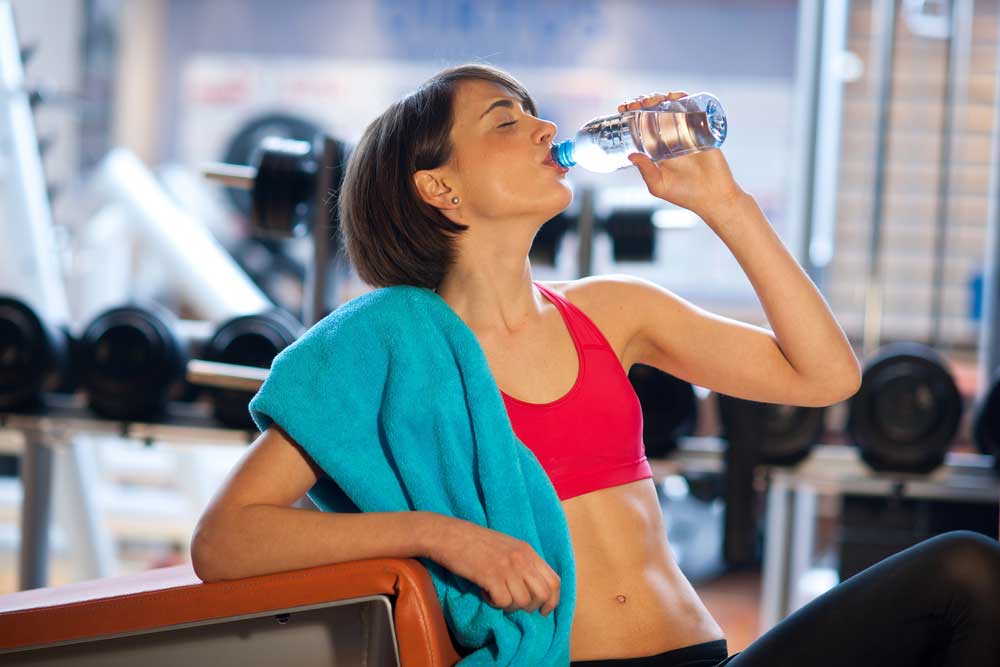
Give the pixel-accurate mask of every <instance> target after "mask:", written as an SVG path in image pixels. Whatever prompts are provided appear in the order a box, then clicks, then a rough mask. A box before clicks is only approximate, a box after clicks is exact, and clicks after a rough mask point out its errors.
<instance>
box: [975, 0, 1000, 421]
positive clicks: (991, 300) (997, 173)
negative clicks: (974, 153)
mask: <svg viewBox="0 0 1000 667" xmlns="http://www.w3.org/2000/svg"><path fill="white" fill-rule="evenodd" d="M997 28H998V30H1000V14H997ZM995 71H996V75H995V79H994V88H995V90H1000V49H998V50H997V68H996V70H995ZM992 142H993V143H992V146H991V150H990V167H991V169H992V174H991V176H992V178H991V180H990V199H989V213H988V214H987V217H986V239H985V243H986V257H985V265H984V267H983V318H982V320H981V321H980V330H979V384H978V389H977V390H976V395H977V397H976V398H977V400H978V401H982V400H983V399H984V398H985V395H986V392H987V391H988V390H989V384H990V379H991V378H992V377H993V374H994V372H995V370H996V367H997V358H998V357H1000V337H998V334H1000V326H998V322H997V320H998V318H1000V307H998V306H1000V304H998V299H1000V290H998V289H997V282H998V281H1000V274H998V272H997V259H998V254H1000V221H998V220H997V216H1000V100H994V104H993V136H992Z"/></svg>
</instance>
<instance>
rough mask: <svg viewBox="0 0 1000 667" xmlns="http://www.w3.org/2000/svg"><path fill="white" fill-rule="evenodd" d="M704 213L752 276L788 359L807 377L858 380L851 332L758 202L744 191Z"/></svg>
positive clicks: (826, 380)
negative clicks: (776, 230)
mask: <svg viewBox="0 0 1000 667" xmlns="http://www.w3.org/2000/svg"><path fill="white" fill-rule="evenodd" d="M702 217H703V219H705V222H706V223H707V224H708V226H709V227H711V228H712V229H713V230H714V231H715V232H716V234H718V235H719V238H721V239H722V241H723V242H724V243H725V244H726V246H727V247H728V248H729V250H730V251H731V252H732V253H733V256H734V257H735V258H736V260H737V261H738V262H739V264H740V266H741V267H742V268H743V271H744V272H745V273H746V275H747V277H748V278H749V279H750V283H751V285H753V288H754V290H755V291H756V293H757V296H758V298H759V299H760V302H761V305H762V306H763V308H764V312H765V314H766V315H767V319H768V322H769V323H770V325H771V329H772V331H773V332H774V336H775V338H776V340H777V343H778V346H779V347H780V348H781V351H782V353H783V354H784V355H785V358H786V359H788V362H789V364H791V366H792V367H793V368H794V369H795V370H796V371H798V373H799V374H800V375H802V376H803V377H806V378H813V379H816V380H817V381H819V382H823V383H825V384H828V385H829V384H830V383H831V382H835V381H839V382H842V383H844V385H845V386H853V385H854V384H856V383H857V382H858V381H859V378H860V374H861V368H860V365H859V364H858V359H857V357H856V356H855V355H854V351H853V350H852V349H851V344H850V342H849V341H848V339H847V336H846V335H845V334H844V331H843V329H841V327H840V324H838V322H837V320H836V319H835V318H834V316H833V313H832V312H830V308H829V307H828V306H827V303H826V301H825V300H824V299H823V296H822V295H821V294H820V292H819V290H818V289H816V286H815V285H814V284H813V282H812V280H810V279H809V276H808V275H806V273H805V271H803V270H802V267H801V266H799V263H798V262H797V261H796V260H795V258H794V257H793V256H792V255H791V254H790V253H789V252H788V249H787V248H786V247H785V245H784V243H782V241H781V238H780V237H779V236H778V234H777V232H775V231H774V228H773V227H772V226H771V223H770V221H768V219H767V216H765V215H764V212H763V211H761V209H760V206H758V204H757V201H756V200H755V199H754V198H753V197H752V196H751V195H750V194H749V193H744V194H743V195H741V196H740V197H738V198H737V199H736V200H735V201H734V202H733V203H732V204H730V205H729V206H727V207H726V208H724V209H721V210H719V211H715V212H713V213H711V214H708V215H703V216H702Z"/></svg>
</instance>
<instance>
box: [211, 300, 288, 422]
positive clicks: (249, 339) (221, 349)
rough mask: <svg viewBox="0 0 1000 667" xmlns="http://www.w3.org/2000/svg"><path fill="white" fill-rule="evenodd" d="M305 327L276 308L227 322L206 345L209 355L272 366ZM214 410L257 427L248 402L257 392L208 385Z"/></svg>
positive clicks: (220, 417)
mask: <svg viewBox="0 0 1000 667" xmlns="http://www.w3.org/2000/svg"><path fill="white" fill-rule="evenodd" d="M304 332H305V327H303V326H302V324H301V323H300V322H299V321H298V320H297V319H295V318H294V317H293V316H292V315H291V314H289V313H288V312H286V311H284V310H282V309H280V308H274V309H271V310H268V311H265V312H262V313H255V314H252V315H241V316H239V317H234V318H232V319H230V320H228V321H226V322H224V323H223V324H222V325H221V326H219V328H218V329H217V330H216V332H215V334H214V335H213V336H212V338H211V339H210V340H209V341H208V344H207V345H206V346H205V359H207V360H208V361H218V362H221V363H227V364H236V365H239V366H254V367H256V368H270V367H271V362H272V361H274V357H275V356H277V354H278V353H279V352H281V351H282V350H283V349H285V348H286V347H288V346H289V345H291V344H292V343H294V342H295V341H296V340H297V339H298V338H299V336H301V335H302V334H303V333H304ZM206 391H207V394H208V396H209V397H210V399H211V401H212V405H213V414H214V415H215V418H216V419H218V420H219V421H220V422H222V423H223V424H226V425H227V426H231V427H233V428H253V427H254V424H253V420H252V419H251V418H250V411H249V408H248V407H247V405H248V404H249V403H250V399H251V398H253V396H254V394H255V393H256V392H247V391H238V390H235V389H221V388H216V387H212V388H208V389H207V390H206Z"/></svg>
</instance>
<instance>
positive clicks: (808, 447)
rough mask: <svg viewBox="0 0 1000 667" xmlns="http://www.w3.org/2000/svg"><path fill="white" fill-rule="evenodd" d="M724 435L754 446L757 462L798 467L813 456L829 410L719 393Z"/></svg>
mask: <svg viewBox="0 0 1000 667" xmlns="http://www.w3.org/2000/svg"><path fill="white" fill-rule="evenodd" d="M716 405H717V406H718V409H719V422H720V425H721V429H720V430H721V433H720V436H721V437H722V438H725V439H727V440H732V439H733V438H734V437H735V438H736V439H737V440H738V441H739V443H740V446H750V447H753V449H754V453H755V454H756V457H757V458H756V460H757V461H758V462H759V463H763V464H768V465H786V466H787V465H794V464H796V463H798V462H799V461H801V460H802V459H804V458H806V457H807V456H809V453H810V452H811V451H812V448H813V446H815V445H816V443H817V442H819V439H820V437H822V435H823V429H824V427H825V422H824V420H825V415H826V408H822V407H809V406H801V405H783V404H778V403H762V402H758V401H749V400H746V399H742V398H737V397H735V396H727V395H725V394H716Z"/></svg>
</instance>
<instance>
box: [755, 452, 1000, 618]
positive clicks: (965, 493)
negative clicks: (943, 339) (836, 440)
mask: <svg viewBox="0 0 1000 667" xmlns="http://www.w3.org/2000/svg"><path fill="white" fill-rule="evenodd" d="M756 474H757V475H763V476H764V484H765V485H766V488H767V505H766V510H765V517H766V518H765V521H766V523H765V533H764V535H765V537H764V563H763V579H762V584H761V588H762V596H761V612H760V632H766V631H767V630H768V629H770V628H771V627H773V626H774V625H775V624H777V623H778V622H779V621H781V619H783V618H785V617H786V616H788V615H789V614H791V613H792V612H794V611H795V610H796V609H797V608H798V607H797V606H796V598H797V595H796V589H797V586H798V583H799V581H800V580H801V579H802V576H803V575H804V574H805V573H806V572H807V571H808V570H809V569H810V568H811V567H812V564H813V559H814V547H815V524H816V504H817V503H816V501H817V496H818V495H820V494H823V495H834V496H840V495H842V494H847V493H849V494H856V495H867V496H880V497H889V496H894V497H897V498H927V499H938V500H952V501H959V500H965V501H972V502H986V503H991V502H997V500H998V498H1000V479H998V478H997V476H996V474H995V472H994V471H993V457H992V456H986V455H983V454H973V453H966V452H948V454H947V455H946V457H945V462H944V464H942V465H941V466H939V467H938V468H936V469H934V470H933V471H931V472H930V473H928V474H923V475H922V474H914V473H894V472H878V471H875V470H873V469H871V468H870V467H868V466H867V465H866V464H865V463H864V462H863V461H862V460H861V458H860V456H859V454H858V450H857V449H856V448H854V447H849V446H844V445H819V446H817V447H815V448H814V449H813V450H812V453H811V454H810V455H809V456H808V457H807V458H806V459H804V460H803V461H801V462H800V463H798V464H797V465H794V466H790V467H782V466H763V465H762V466H759V467H758V469H757V471H756Z"/></svg>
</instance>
